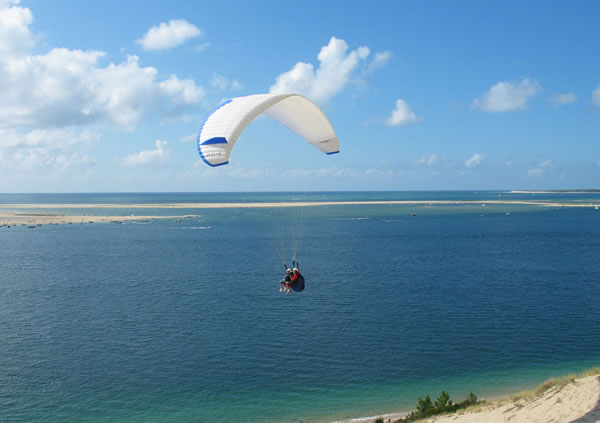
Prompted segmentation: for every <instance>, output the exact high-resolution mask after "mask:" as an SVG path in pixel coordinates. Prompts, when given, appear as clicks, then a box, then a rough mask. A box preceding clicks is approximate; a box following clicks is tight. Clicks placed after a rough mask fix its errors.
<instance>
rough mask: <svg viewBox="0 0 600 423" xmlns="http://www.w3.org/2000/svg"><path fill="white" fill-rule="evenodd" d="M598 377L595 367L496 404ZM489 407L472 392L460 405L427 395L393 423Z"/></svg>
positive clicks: (599, 372) (379, 422) (598, 369)
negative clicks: (582, 379) (578, 380)
mask: <svg viewBox="0 0 600 423" xmlns="http://www.w3.org/2000/svg"><path fill="white" fill-rule="evenodd" d="M596 375H600V367H593V368H591V369H589V370H586V371H585V372H583V373H580V374H577V375H574V374H569V375H567V376H563V377H557V378H552V379H549V380H547V381H545V382H544V383H542V384H541V385H539V386H538V387H537V388H535V389H532V390H530V391H523V392H520V393H518V394H515V395H512V396H511V397H510V398H509V399H506V400H503V401H500V402H499V403H496V404H503V403H506V402H508V401H510V402H513V403H517V402H518V401H521V400H525V401H528V400H531V399H534V398H537V397H540V396H542V395H543V394H544V393H546V392H547V391H549V390H550V389H553V388H557V389H559V390H560V389H561V388H563V387H564V386H566V385H568V384H570V383H572V382H573V381H575V379H580V378H584V377H588V376H596ZM521 404H522V403H521ZM489 405H490V402H488V401H478V400H477V396H476V395H475V394H474V393H473V392H470V393H469V395H468V396H467V398H466V399H465V400H464V401H461V402H458V403H453V402H452V401H451V400H450V395H449V394H448V392H446V391H442V393H441V394H440V396H439V397H438V398H437V400H435V401H432V400H431V397H430V396H429V395H426V396H425V398H419V399H418V401H417V407H416V411H413V412H412V413H410V414H409V415H408V416H406V417H404V418H401V419H397V420H394V421H393V423H405V422H414V421H417V420H421V419H426V418H428V417H431V416H435V415H439V414H445V413H454V412H456V411H458V410H461V409H466V408H468V409H469V410H468V411H477V409H480V408H482V407H486V406H489ZM515 405H517V406H519V404H515ZM521 406H522V405H521ZM388 422H391V419H390V420H388ZM374 423H384V419H383V418H381V417H379V418H377V419H376V420H375V422H374Z"/></svg>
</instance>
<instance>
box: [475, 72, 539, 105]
mask: <svg viewBox="0 0 600 423" xmlns="http://www.w3.org/2000/svg"><path fill="white" fill-rule="evenodd" d="M540 89H541V87H540V84H539V83H538V82H537V81H532V80H530V79H529V78H524V79H522V80H521V81H519V82H498V83H497V84H496V85H494V86H492V87H491V88H490V89H489V90H488V91H487V92H486V93H484V94H483V95H482V96H481V97H479V98H476V99H475V100H473V102H472V103H471V108H473V109H478V110H481V111H483V112H508V111H512V110H520V109H524V108H526V107H527V101H529V99H530V98H531V97H533V96H535V95H536V94H537V92H538V91H539V90H540Z"/></svg>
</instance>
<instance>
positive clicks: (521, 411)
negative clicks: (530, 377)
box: [338, 375, 600, 423]
mask: <svg viewBox="0 0 600 423" xmlns="http://www.w3.org/2000/svg"><path fill="white" fill-rule="evenodd" d="M524 396H525V399H516V398H518V396H517V397H515V396H511V397H505V398H500V399H496V400H493V401H488V402H487V403H486V404H484V405H482V406H474V407H472V408H470V409H466V410H462V411H458V412H457V413H456V414H449V415H442V416H436V417H430V418H427V419H423V420H419V422H423V423H507V422H510V423H567V422H571V423H598V422H600V376H599V375H593V376H586V377H581V378H579V379H574V380H572V381H570V382H568V383H566V384H564V385H562V384H558V385H556V386H553V387H551V388H550V389H548V390H546V391H545V392H543V393H542V394H539V395H533V394H531V395H524ZM401 417H402V415H397V414H390V415H384V416H378V417H377V416H376V417H369V418H364V419H353V420H347V421H344V422H338V423H356V422H364V423H373V422H375V421H376V420H377V419H383V421H384V422H386V423H388V422H394V421H396V420H397V419H399V418H401Z"/></svg>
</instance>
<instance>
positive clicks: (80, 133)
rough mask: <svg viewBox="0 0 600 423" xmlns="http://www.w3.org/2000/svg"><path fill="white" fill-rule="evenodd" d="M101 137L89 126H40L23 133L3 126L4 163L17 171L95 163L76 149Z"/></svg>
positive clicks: (1, 160) (0, 149) (0, 158)
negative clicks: (78, 127) (44, 127)
mask: <svg viewBox="0 0 600 423" xmlns="http://www.w3.org/2000/svg"><path fill="white" fill-rule="evenodd" d="M99 138H100V134H99V133H98V132H97V131H92V130H89V129H84V130H81V129H76V128H66V129H62V128H61V129H36V130H33V131H29V132H23V131H21V130H17V129H0V165H1V166H2V167H3V168H5V169H6V168H7V169H13V170H31V169H34V168H49V169H53V170H55V171H56V170H58V169H62V170H66V169H67V168H70V167H74V166H79V165H84V164H93V163H94V160H92V159H91V158H89V157H88V156H87V155H85V154H81V153H78V152H76V151H74V148H73V147H75V146H81V145H88V144H90V143H92V142H94V141H96V140H98V139H99Z"/></svg>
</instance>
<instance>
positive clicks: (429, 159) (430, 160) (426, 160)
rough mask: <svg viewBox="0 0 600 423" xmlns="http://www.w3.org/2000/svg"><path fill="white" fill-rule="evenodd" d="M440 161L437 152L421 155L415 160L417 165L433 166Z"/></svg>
mask: <svg viewBox="0 0 600 423" xmlns="http://www.w3.org/2000/svg"><path fill="white" fill-rule="evenodd" d="M439 162H440V158H439V157H438V155H437V154H435V153H434V154H430V155H429V156H423V157H421V158H420V159H419V160H417V165H419V166H424V165H427V166H434V165H436V164H438V163H439Z"/></svg>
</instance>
